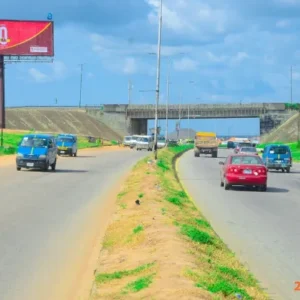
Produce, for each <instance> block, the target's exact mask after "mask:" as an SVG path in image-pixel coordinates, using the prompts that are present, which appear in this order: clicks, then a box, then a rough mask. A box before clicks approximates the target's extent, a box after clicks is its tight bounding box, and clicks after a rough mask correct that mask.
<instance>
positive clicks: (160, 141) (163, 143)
mask: <svg viewBox="0 0 300 300" xmlns="http://www.w3.org/2000/svg"><path fill="white" fill-rule="evenodd" d="M164 147H166V139H165V137H163V136H159V137H158V138H157V148H158V149H161V148H164Z"/></svg>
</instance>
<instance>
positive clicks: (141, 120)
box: [87, 103, 294, 135]
mask: <svg viewBox="0 0 300 300" xmlns="http://www.w3.org/2000/svg"><path fill="white" fill-rule="evenodd" d="M93 111H94V112H93ZM87 112H88V113H90V114H94V113H95V110H94V109H91V108H87ZM293 113H294V112H293V111H291V110H289V109H288V108H287V107H286V105H285V103H249V104H248V103H247V104H232V103H228V104H184V105H178V104H172V105H169V108H168V118H169V119H174V120H178V119H187V118H188V117H189V118H190V119H224V118H259V119H260V134H261V135H263V134H266V133H268V132H270V131H271V130H273V129H274V128H276V127H277V126H279V125H280V124H281V123H282V122H285V121H286V120H287V119H288V118H290V117H291V116H292V114H293ZM102 114H103V115H107V116H108V115H110V116H111V117H112V116H113V115H114V116H118V119H119V121H121V119H123V120H124V121H125V123H123V126H122V127H123V128H124V129H125V128H126V132H127V133H130V134H145V133H147V132H148V130H147V129H148V128H147V124H148V122H147V121H148V120H150V119H154V118H155V105H126V104H124V105H117V104H112V105H103V107H102ZM158 118H159V119H166V106H165V105H159V107H158Z"/></svg>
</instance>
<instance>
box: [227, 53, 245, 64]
mask: <svg viewBox="0 0 300 300" xmlns="http://www.w3.org/2000/svg"><path fill="white" fill-rule="evenodd" d="M247 58H249V56H248V54H247V53H246V52H238V53H237V55H235V56H234V57H233V58H232V59H231V62H232V63H240V62H242V61H244V60H245V59H247Z"/></svg>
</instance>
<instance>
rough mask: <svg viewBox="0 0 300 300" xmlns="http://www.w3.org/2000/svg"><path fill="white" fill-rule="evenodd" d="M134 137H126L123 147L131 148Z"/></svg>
mask: <svg viewBox="0 0 300 300" xmlns="http://www.w3.org/2000/svg"><path fill="white" fill-rule="evenodd" d="M131 140H132V136H124V140H123V145H124V146H125V147H130V145H131Z"/></svg>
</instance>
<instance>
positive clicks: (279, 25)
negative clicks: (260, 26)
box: [276, 20, 291, 28]
mask: <svg viewBox="0 0 300 300" xmlns="http://www.w3.org/2000/svg"><path fill="white" fill-rule="evenodd" d="M290 24H291V22H290V21H289V20H279V21H277V23H276V27H277V28H287V27H289V26H290Z"/></svg>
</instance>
